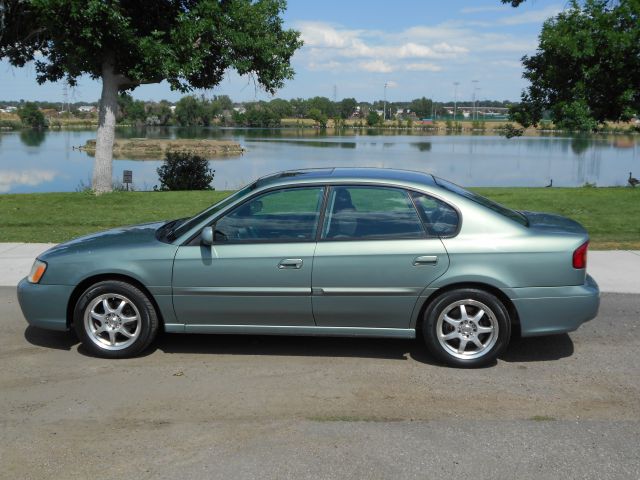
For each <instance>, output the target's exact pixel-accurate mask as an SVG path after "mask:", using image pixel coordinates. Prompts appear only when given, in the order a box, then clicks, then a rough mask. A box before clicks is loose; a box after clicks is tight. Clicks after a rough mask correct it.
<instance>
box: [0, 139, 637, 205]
mask: <svg viewBox="0 0 640 480" xmlns="http://www.w3.org/2000/svg"><path fill="white" fill-rule="evenodd" d="M117 136H119V137H142V136H147V137H154V138H212V139H230V140H235V141H238V142H239V143H240V144H241V145H242V146H243V147H245V148H246V152H245V154H244V155H242V156H239V157H231V158H224V159H217V160H212V161H211V166H212V168H214V169H215V171H216V176H215V180H214V186H215V188H216V189H218V190H221V189H235V188H238V187H239V186H241V185H243V184H246V183H248V182H249V181H251V180H252V179H255V178H257V177H260V176H262V175H265V174H267V173H271V172H275V171H279V170H288V169H297V168H310V167H332V166H335V167H342V166H374V167H393V168H403V169H409V170H419V171H424V172H430V173H433V174H435V175H438V176H441V177H444V178H446V179H448V180H451V181H453V182H455V183H459V184H461V185H465V186H501V187H502V186H505V187H507V186H508V187H512V186H513V187H515V186H517V187H520V186H533V187H540V186H544V185H547V184H548V183H549V182H550V181H551V179H553V185H554V186H559V187H560V186H562V187H577V186H582V185H584V184H585V183H595V184H596V185H598V186H622V185H626V182H627V178H628V176H629V172H630V171H632V172H634V176H636V177H638V176H640V138H639V137H637V136H636V137H632V136H609V137H604V136H592V137H557V136H537V137H519V138H512V139H506V138H504V137H497V136H483V135H453V136H445V135H418V134H413V135H406V134H404V135H398V134H395V133H389V132H379V131H367V130H364V131H362V132H359V133H351V132H349V133H348V134H342V135H329V134H326V133H323V132H320V131H316V130H303V131H300V130H287V129H281V130H263V129H255V130H253V129H197V130H190V129H178V128H147V129H144V130H136V129H120V130H118V132H117ZM91 138H95V131H46V132H37V131H21V132H2V133H0V193H24V192H52V191H74V190H76V189H78V188H79V187H80V186H81V184H85V185H87V184H90V178H91V172H92V169H93V158H92V157H90V156H89V155H88V154H86V153H85V152H82V151H78V150H74V149H73V148H72V147H77V146H80V145H84V143H85V142H86V141H87V140H88V139H91ZM160 164H161V161H160V160H125V159H123V160H115V161H114V176H115V177H116V178H118V179H122V171H123V170H132V171H133V180H134V185H135V188H136V189H138V190H144V189H152V188H153V186H154V185H156V184H158V177H157V174H156V168H157V167H158V166H159V165H160Z"/></svg>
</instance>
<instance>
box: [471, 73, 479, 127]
mask: <svg viewBox="0 0 640 480" xmlns="http://www.w3.org/2000/svg"><path fill="white" fill-rule="evenodd" d="M471 83H473V119H474V120H477V119H478V107H477V106H476V90H478V80H471Z"/></svg>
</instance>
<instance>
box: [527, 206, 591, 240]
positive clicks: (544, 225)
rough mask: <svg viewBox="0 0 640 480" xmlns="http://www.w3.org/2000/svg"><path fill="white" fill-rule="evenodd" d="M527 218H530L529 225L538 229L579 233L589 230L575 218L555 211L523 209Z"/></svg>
mask: <svg viewBox="0 0 640 480" xmlns="http://www.w3.org/2000/svg"><path fill="white" fill-rule="evenodd" d="M520 213H522V214H523V215H524V216H525V217H527V220H529V227H530V228H534V229H536V230H545V231H552V232H562V233H579V234H586V233H587V230H586V229H585V228H584V227H583V226H582V225H580V224H579V223H578V222H576V221H575V220H571V219H570V218H567V217H563V216H562V215H556V214H554V213H545V212H526V211H521V212H520Z"/></svg>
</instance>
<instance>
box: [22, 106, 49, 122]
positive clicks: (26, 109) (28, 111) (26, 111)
mask: <svg viewBox="0 0 640 480" xmlns="http://www.w3.org/2000/svg"><path fill="white" fill-rule="evenodd" d="M18 116H19V117H20V121H21V122H22V124H23V125H26V126H28V127H31V128H44V127H45V126H46V125H47V122H46V120H45V118H44V115H43V114H42V112H41V111H40V109H39V108H38V105H36V104H35V103H34V102H25V103H24V104H23V105H22V106H21V107H20V108H19V109H18Z"/></svg>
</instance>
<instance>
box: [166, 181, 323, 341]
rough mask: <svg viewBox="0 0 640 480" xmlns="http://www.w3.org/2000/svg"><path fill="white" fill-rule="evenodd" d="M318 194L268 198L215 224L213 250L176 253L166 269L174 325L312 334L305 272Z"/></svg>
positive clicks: (290, 191)
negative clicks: (292, 329) (277, 328)
mask: <svg viewBox="0 0 640 480" xmlns="http://www.w3.org/2000/svg"><path fill="white" fill-rule="evenodd" d="M323 193H324V188H323V187H300V188H287V189H280V190H273V191H269V192H267V193H263V194H260V195H258V196H256V197H253V198H251V199H249V200H247V201H246V202H244V203H243V204H241V205H240V206H238V207H236V208H235V209H233V210H232V211H231V212H229V213H227V214H225V216H224V217H222V218H220V219H217V221H216V222H215V224H214V230H215V240H214V245H193V246H191V245H187V246H181V247H180V248H179V249H178V252H177V254H176V257H175V262H174V269H173V304H174V308H175V312H176V315H177V317H178V320H179V321H180V322H181V323H185V324H186V325H187V329H188V330H189V329H190V328H189V327H194V328H192V329H195V330H197V327H204V326H207V325H212V326H214V325H215V326H220V325H281V326H313V325H314V324H315V323H314V320H313V314H312V308H311V267H312V264H313V254H314V250H315V246H316V243H315V239H316V232H317V228H318V218H319V212H320V207H321V204H322V198H323Z"/></svg>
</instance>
